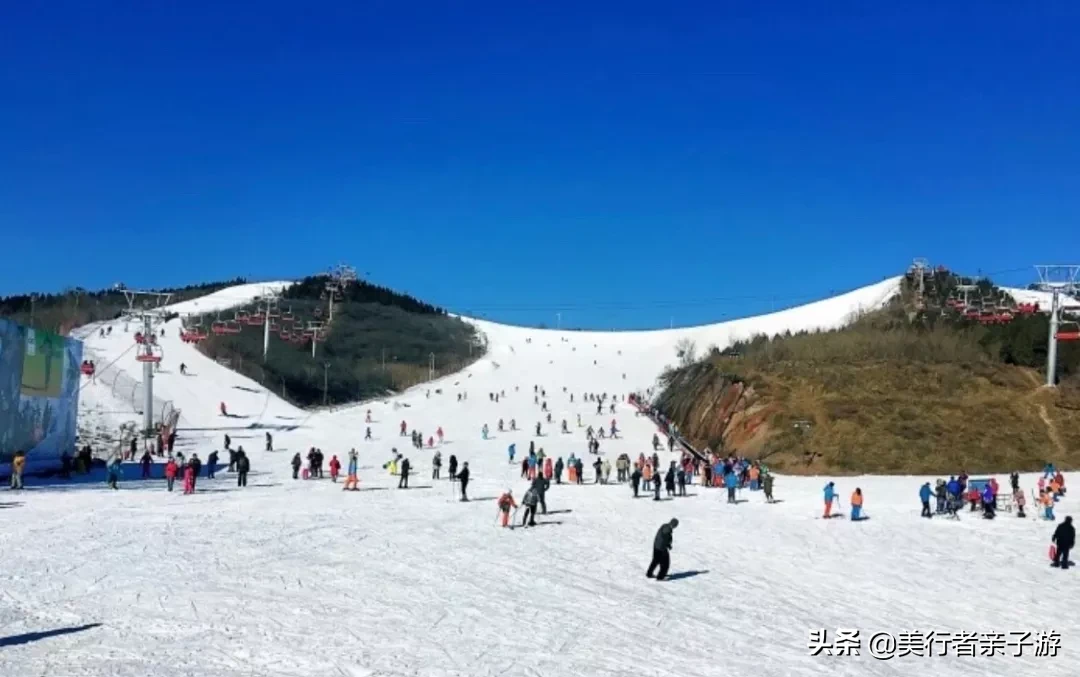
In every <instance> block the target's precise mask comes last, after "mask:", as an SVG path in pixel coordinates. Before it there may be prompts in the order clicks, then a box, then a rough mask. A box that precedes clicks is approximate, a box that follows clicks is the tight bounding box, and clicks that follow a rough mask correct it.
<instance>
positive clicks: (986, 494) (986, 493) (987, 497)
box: [982, 484, 994, 503]
mask: <svg viewBox="0 0 1080 677" xmlns="http://www.w3.org/2000/svg"><path fill="white" fill-rule="evenodd" d="M982 499H983V503H993V502H994V488H993V487H991V486H990V485H989V484H988V485H986V488H985V489H983V495H982Z"/></svg>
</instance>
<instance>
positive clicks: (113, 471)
mask: <svg viewBox="0 0 1080 677" xmlns="http://www.w3.org/2000/svg"><path fill="white" fill-rule="evenodd" d="M123 474H124V470H123V468H121V467H120V459H119V458H114V459H113V462H112V463H111V464H109V486H110V487H112V488H113V489H119V488H120V487H119V486H118V484H119V482H120V477H121V476H123Z"/></svg>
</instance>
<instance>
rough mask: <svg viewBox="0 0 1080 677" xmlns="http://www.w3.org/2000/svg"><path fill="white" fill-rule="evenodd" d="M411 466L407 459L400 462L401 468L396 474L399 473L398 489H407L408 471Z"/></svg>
mask: <svg viewBox="0 0 1080 677" xmlns="http://www.w3.org/2000/svg"><path fill="white" fill-rule="evenodd" d="M411 467H412V466H411V465H410V464H409V459H405V460H403V461H402V462H401V467H400V469H399V471H398V472H400V473H401V479H399V480H398V485H397V488H398V489H408V488H409V469H410V468H411Z"/></svg>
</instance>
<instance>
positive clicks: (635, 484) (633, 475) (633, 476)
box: [630, 463, 641, 498]
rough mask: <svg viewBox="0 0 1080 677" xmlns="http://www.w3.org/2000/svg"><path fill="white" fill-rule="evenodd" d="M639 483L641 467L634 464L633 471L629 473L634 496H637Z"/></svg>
mask: <svg viewBox="0 0 1080 677" xmlns="http://www.w3.org/2000/svg"><path fill="white" fill-rule="evenodd" d="M640 484H641V468H639V467H638V464H637V463H635V464H634V472H632V473H630V486H631V487H633V488H634V498H637V497H638V485H640Z"/></svg>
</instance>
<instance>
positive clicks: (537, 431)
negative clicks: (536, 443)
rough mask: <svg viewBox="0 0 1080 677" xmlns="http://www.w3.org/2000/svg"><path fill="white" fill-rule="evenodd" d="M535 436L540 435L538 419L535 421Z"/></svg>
mask: <svg viewBox="0 0 1080 677" xmlns="http://www.w3.org/2000/svg"><path fill="white" fill-rule="evenodd" d="M536 436H537V437H540V421H537V422H536Z"/></svg>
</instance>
